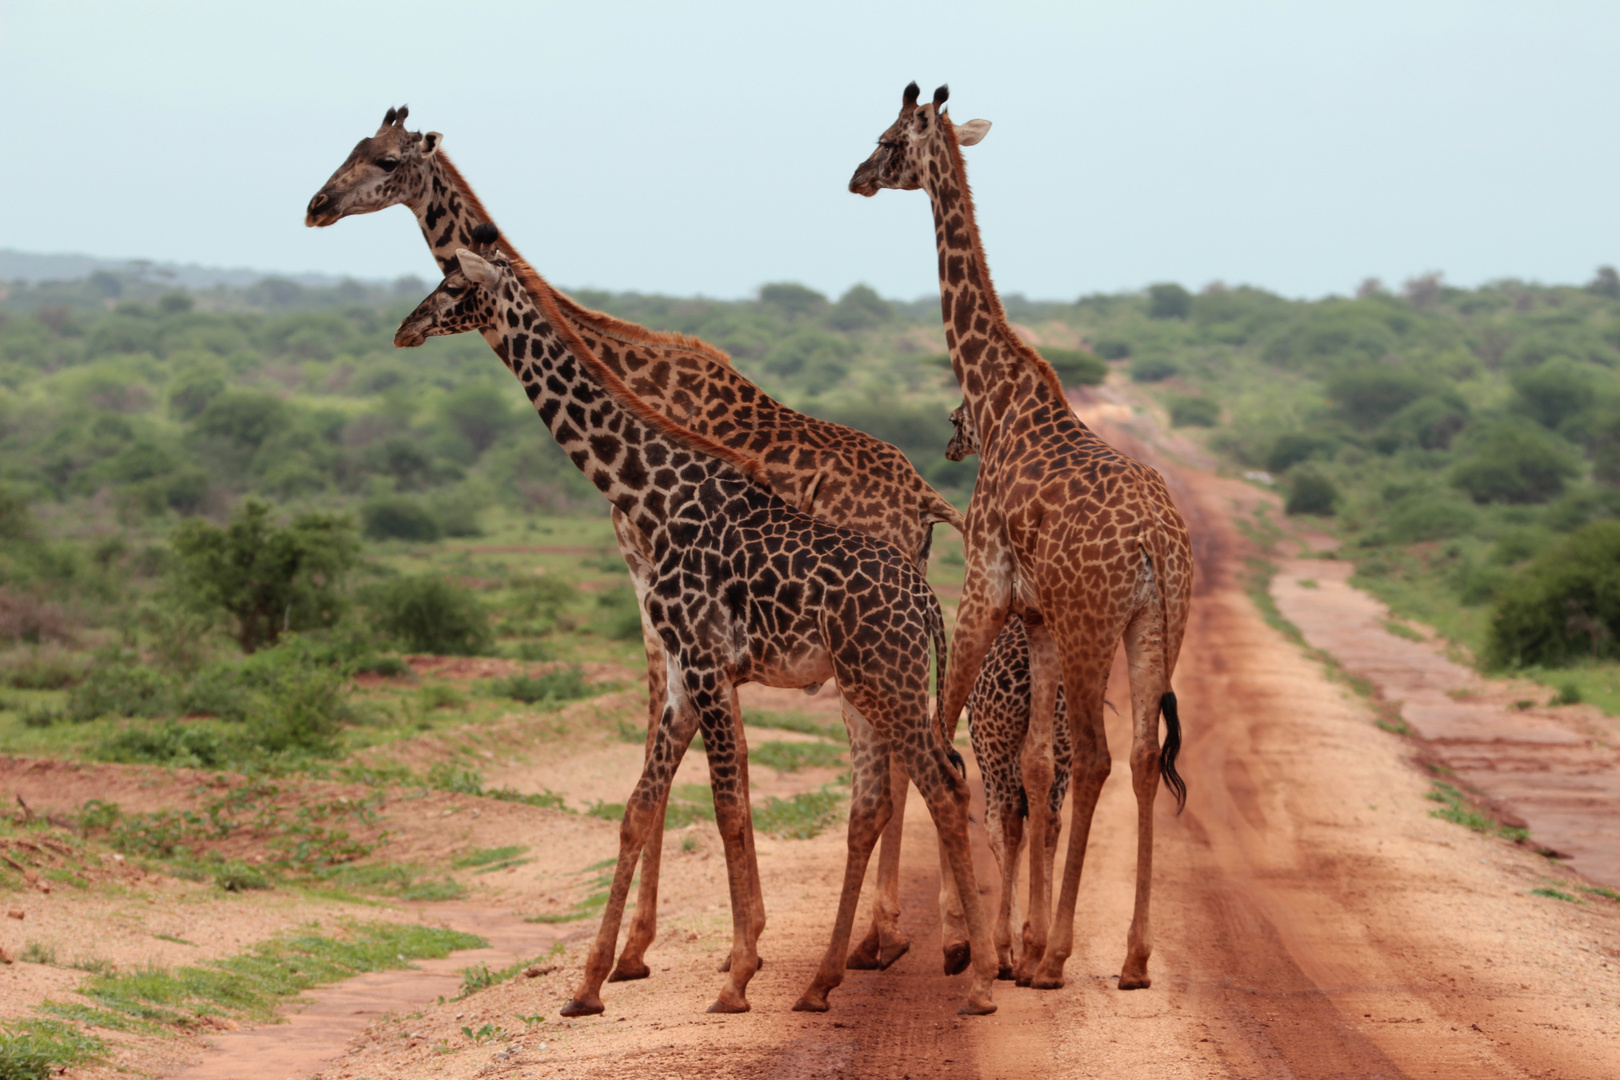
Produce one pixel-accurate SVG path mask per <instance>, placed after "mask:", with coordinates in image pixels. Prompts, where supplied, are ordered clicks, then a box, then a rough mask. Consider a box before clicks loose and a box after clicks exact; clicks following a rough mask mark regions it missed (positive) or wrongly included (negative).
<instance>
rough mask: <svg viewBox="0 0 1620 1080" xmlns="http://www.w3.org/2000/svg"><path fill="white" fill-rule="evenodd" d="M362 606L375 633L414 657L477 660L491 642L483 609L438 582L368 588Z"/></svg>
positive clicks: (403, 581)
mask: <svg viewBox="0 0 1620 1080" xmlns="http://www.w3.org/2000/svg"><path fill="white" fill-rule="evenodd" d="M364 601H365V604H366V606H367V607H369V608H370V609H371V613H372V621H373V623H374V625H375V626H376V627H377V630H378V631H379V632H380V633H383V634H386V635H387V636H388V637H390V638H394V639H396V640H398V641H400V642H402V643H404V645H405V647H406V648H407V649H410V650H411V651H413V652H423V653H436V654H438V655H441V656H477V655H479V654H481V653H486V652H488V651H489V649H490V647H491V646H492V645H493V644H494V641H495V635H494V633H493V631H491V629H490V625H489V617H488V615H487V614H486V612H485V611H484V606H483V604H481V603H479V601H478V598H477V597H476V596H474V595H473V594H472V592H471V591H470V590H468V589H464V588H462V587H460V586H457V585H453V584H451V583H450V582H448V581H446V580H444V579H443V578H437V577H429V576H425V575H424V576H420V577H399V578H395V579H394V580H392V581H389V582H385V583H384V584H381V585H377V586H373V587H372V588H370V589H368V590H367V591H366V593H365V596H364Z"/></svg>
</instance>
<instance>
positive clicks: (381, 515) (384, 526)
mask: <svg viewBox="0 0 1620 1080" xmlns="http://www.w3.org/2000/svg"><path fill="white" fill-rule="evenodd" d="M360 521H361V523H362V526H363V528H364V530H365V534H366V537H367V538H368V539H371V540H412V541H416V542H418V543H432V542H433V541H435V540H437V539H438V538H439V535H440V532H441V530H440V528H439V522H438V519H437V518H435V517H434V516H433V515H432V514H430V513H429V512H428V510H427V508H426V507H424V506H423V505H422V504H421V503H419V502H417V501H416V500H415V499H410V498H406V497H405V496H403V495H389V496H385V497H383V498H379V499H372V500H370V501H369V502H367V503H366V504H365V505H364V506H362V507H361V508H360Z"/></svg>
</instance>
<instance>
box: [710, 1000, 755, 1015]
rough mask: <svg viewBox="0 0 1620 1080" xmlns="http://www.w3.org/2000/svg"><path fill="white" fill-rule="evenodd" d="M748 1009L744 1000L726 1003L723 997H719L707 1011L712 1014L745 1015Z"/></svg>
mask: <svg viewBox="0 0 1620 1080" xmlns="http://www.w3.org/2000/svg"><path fill="white" fill-rule="evenodd" d="M748 1009H749V1005H748V1001H747V999H746V998H741V999H738V1000H735V1001H727V1000H726V999H725V998H724V997H721V998H718V999H716V1000H715V1003H714V1004H713V1005H710V1006H709V1010H708V1011H709V1012H712V1013H745V1012H747V1011H748Z"/></svg>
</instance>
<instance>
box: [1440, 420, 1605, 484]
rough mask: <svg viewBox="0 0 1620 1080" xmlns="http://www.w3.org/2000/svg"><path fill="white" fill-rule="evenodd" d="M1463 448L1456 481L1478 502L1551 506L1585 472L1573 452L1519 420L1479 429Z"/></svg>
mask: <svg viewBox="0 0 1620 1080" xmlns="http://www.w3.org/2000/svg"><path fill="white" fill-rule="evenodd" d="M1461 449H1462V451H1463V457H1462V460H1461V461H1460V462H1459V463H1458V465H1457V466H1456V467H1455V468H1454V469H1452V472H1451V482H1452V483H1453V484H1454V485H1456V486H1457V487H1459V488H1461V489H1462V490H1463V491H1465V492H1467V493H1468V495H1469V496H1470V497H1471V498H1472V499H1473V500H1474V501H1475V502H1477V503H1489V502H1506V503H1540V502H1546V501H1547V500H1548V499H1550V498H1552V497H1553V496H1555V495H1557V494H1558V493H1559V492H1561V491H1563V490H1564V483H1565V481H1567V480H1569V479H1570V478H1571V477H1573V476H1574V475H1575V474H1576V473H1577V472H1578V471H1579V468H1580V466H1579V464H1578V460H1579V459H1578V458H1577V457H1576V456H1575V454H1574V453H1573V452H1572V451H1571V450H1569V449H1568V448H1567V447H1566V446H1564V445H1562V444H1561V442H1560V441H1559V440H1557V439H1556V438H1554V437H1553V436H1552V435H1549V434H1547V432H1546V431H1544V430H1543V429H1542V428H1541V427H1539V426H1538V425H1536V424H1534V423H1532V422H1530V421H1528V420H1524V419H1521V418H1519V417H1506V418H1503V419H1501V420H1497V421H1495V422H1493V423H1491V424H1487V425H1481V426H1480V427H1477V428H1475V429H1474V430H1473V431H1471V432H1469V433H1468V438H1466V439H1464V440H1463V446H1462V447H1461Z"/></svg>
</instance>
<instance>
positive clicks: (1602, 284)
mask: <svg viewBox="0 0 1620 1080" xmlns="http://www.w3.org/2000/svg"><path fill="white" fill-rule="evenodd" d="M1586 291H1587V292H1589V293H1592V294H1593V295H1595V296H1606V297H1608V298H1609V299H1610V300H1620V273H1616V272H1615V269H1614V267H1612V266H1600V267H1598V268H1597V274H1596V275H1595V276H1594V277H1593V278H1592V280H1591V281H1589V282H1587V283H1586Z"/></svg>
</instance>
